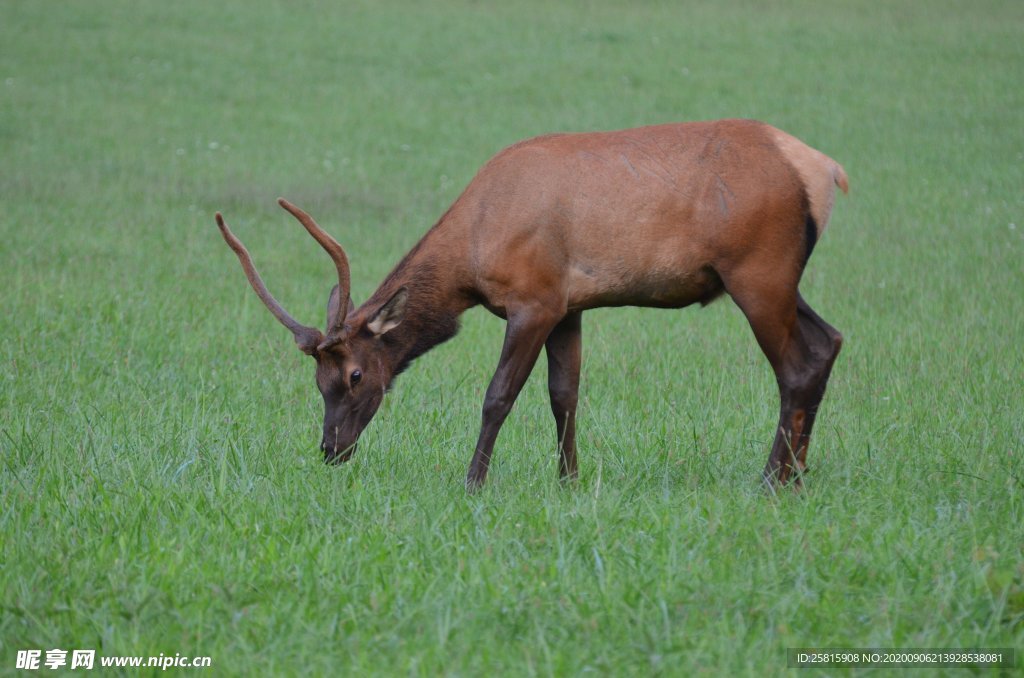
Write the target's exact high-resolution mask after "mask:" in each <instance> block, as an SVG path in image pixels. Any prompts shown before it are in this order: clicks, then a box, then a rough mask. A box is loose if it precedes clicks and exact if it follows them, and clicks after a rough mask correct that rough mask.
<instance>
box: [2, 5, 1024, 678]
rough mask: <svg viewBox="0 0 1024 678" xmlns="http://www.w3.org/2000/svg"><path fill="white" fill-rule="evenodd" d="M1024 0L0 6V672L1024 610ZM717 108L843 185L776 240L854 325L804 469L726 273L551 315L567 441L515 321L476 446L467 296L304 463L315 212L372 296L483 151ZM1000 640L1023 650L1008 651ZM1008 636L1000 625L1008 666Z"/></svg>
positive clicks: (876, 629)
mask: <svg viewBox="0 0 1024 678" xmlns="http://www.w3.org/2000/svg"><path fill="white" fill-rule="evenodd" d="M1022 33H1024V6H1022V5H1021V4H1020V3H1019V2H1012V1H1010V2H984V3H971V4H970V5H969V6H968V5H967V4H963V3H956V2H931V1H928V2H926V1H924V0H921V1H918V2H894V3H888V4H884V5H883V4H882V3H876V2H867V1H861V0H855V1H853V2H844V3H828V4H823V3H818V2H794V3H789V2H778V3H749V2H743V1H742V0H737V1H735V2H725V3H706V4H701V5H699V6H692V7H680V6H677V5H676V3H665V4H660V3H640V4H637V3H629V6H628V7H627V6H626V4H625V3H623V5H622V6H617V5H616V4H613V3H608V2H594V3H585V4H578V5H577V4H573V5H570V4H559V5H558V6H556V7H552V6H551V5H550V3H539V2H538V3H530V4H523V3H505V4H503V5H501V6H500V7H499V6H493V7H492V6H489V4H488V3H471V2H442V3H430V4H429V5H427V4H420V3H401V4H399V3H374V2H359V3H326V2H320V3H318V2H302V3H283V2H270V1H261V2H230V3H202V2H191V1H190V2H174V3H160V2H139V3H118V2H90V3H81V2H16V1H14V0H2V1H0V45H2V47H0V288H2V292H0V318H2V320H0V458H2V460H3V464H2V466H0V554H2V555H0V559H2V561H0V562H2V565H0V672H7V671H13V667H14V661H15V660H14V658H15V654H16V651H17V650H18V649H27V648H36V649H42V650H46V649H50V648H54V647H59V648H64V649H75V648H94V649H96V650H98V652H99V653H100V654H103V655H113V654H144V655H155V654H159V653H161V652H163V653H165V654H171V655H173V654H174V653H180V654H184V655H209V656H211V657H213V666H214V671H215V673H217V674H237V675H265V674H271V673H275V674H276V673H283V674H313V675H318V674H333V673H336V672H339V671H343V672H345V673H346V674H348V675H363V674H371V675H372V674H395V673H398V674H403V673H410V674H422V675H435V674H438V673H443V674H458V675H474V674H491V673H493V672H495V671H501V672H508V673H512V674H541V675H575V674H579V673H583V672H587V671H591V672H595V673H597V674H599V675H607V674H634V675H647V674H650V673H654V672H663V673H666V674H675V675H683V674H690V673H693V672H697V673H706V674H711V673H719V672H720V671H729V672H735V673H741V674H743V673H746V674H760V673H762V672H767V673H781V672H783V671H785V648H787V647H799V646H848V647H863V646H895V647H915V646H916V647H971V646H1004V647H1016V648H1017V649H1018V650H1021V649H1022V648H1024V565H1022V564H1021V563H1022V562H1024V546H1022V545H1024V528H1022V525H1024V414H1022V413H1024V395H1022V391H1024V389H1022V383H1024V351H1022V349H1021V341H1022V339H1024V295H1022V292H1024V193H1022V191H1021V189H1022V187H1024V116H1022V110H1024V87H1021V83H1022V81H1024V40H1022ZM733 116H745V117H755V118H759V119H763V120H766V121H768V122H771V123H773V124H775V125H777V126H779V127H781V128H783V129H785V130H787V131H789V132H791V133H793V134H795V135H797V136H799V137H800V138H802V139H804V140H806V141H807V142H808V143H810V144H812V145H814V146H816V147H818V148H820V149H821V150H823V151H825V152H826V153H828V154H829V155H831V156H833V157H835V158H837V159H838V160H839V161H840V162H842V163H843V164H844V166H845V167H846V169H847V171H848V173H849V175H850V179H851V184H852V193H851V195H850V196H849V197H847V198H843V199H840V201H839V203H838V205H837V208H836V211H835V214H834V217H833V221H832V225H831V226H830V227H829V230H828V232H827V233H826V234H825V236H824V238H823V240H822V241H821V243H820V244H819V246H818V248H817V250H816V252H815V255H814V258H813V259H812V260H811V264H810V267H809V269H808V271H807V274H806V275H805V278H804V283H803V287H802V289H803V293H804V295H805V297H806V298H807V299H808V301H809V302H810V303H811V304H812V305H813V306H814V307H815V308H816V309H817V310H818V311H819V312H820V313H821V314H822V315H823V316H824V317H825V318H826V319H827V320H828V321H829V322H831V323H832V324H833V325H835V326H836V327H838V328H839V329H840V330H841V331H842V332H843V333H844V335H845V337H846V344H845V348H844V352H843V354H842V355H841V356H840V359H839V361H838V363H837V364H836V367H835V370H834V373H833V378H832V382H831V384H830V387H829V393H828V394H827V397H826V400H825V405H824V407H823V410H822V412H821V415H820V417H819V419H818V422H819V423H818V426H817V431H816V433H817V435H816V438H815V440H814V442H813V444H812V448H811V455H810V462H811V465H812V473H811V475H810V477H809V478H808V482H807V487H806V491H804V492H802V493H801V494H799V495H792V494H790V493H783V494H782V495H781V496H779V497H777V498H776V497H770V496H768V495H766V494H765V493H764V492H763V491H762V489H761V488H760V486H759V485H758V483H757V480H756V479H757V476H758V473H759V471H760V469H761V468H762V466H763V464H764V461H765V458H766V456H767V450H768V447H769V445H770V442H771V439H772V435H773V426H774V423H775V420H776V417H777V393H776V388H775V384H774V379H773V378H772V376H771V373H770V371H769V369H768V366H767V364H766V362H765V360H764V358H763V357H762V356H761V354H760V352H759V351H758V349H757V346H756V344H755V342H754V339H753V336H752V335H751V333H750V331H749V329H748V328H747V326H746V323H745V321H744V319H743V318H742V315H741V314H740V313H739V311H738V310H737V309H736V307H735V306H734V305H733V304H732V303H731V302H730V301H728V300H723V301H721V302H719V303H716V304H714V305H712V306H711V307H709V308H707V309H696V308H695V309H688V310H685V311H682V312H678V311H656V310H640V309H614V310H599V311H594V312H589V313H587V314H586V315H585V317H584V353H585V355H584V373H583V388H582V405H581V411H580V415H579V426H580V440H579V447H580V455H581V465H582V477H581V479H580V481H579V483H578V484H577V485H576V486H574V487H571V488H562V487H560V486H559V485H558V483H557V481H556V476H557V460H556V456H555V453H554V445H553V441H554V424H553V422H552V421H550V414H549V411H548V404H547V401H546V389H545V387H544V384H543V379H541V378H539V375H543V374H544V367H543V359H542V362H541V364H539V365H538V368H537V370H535V376H534V378H532V379H531V381H530V382H529V383H528V385H527V387H526V389H525V390H524V392H523V394H522V396H521V397H520V398H519V401H518V403H517V405H516V408H515V409H514V410H513V413H512V415H511V416H510V418H509V420H508V423H507V424H506V426H505V428H504V430H503V431H502V435H501V437H500V438H499V441H498V448H497V450H496V456H495V462H494V464H493V465H492V470H491V475H490V478H489V484H488V486H487V487H486V488H485V490H484V491H482V492H480V493H478V494H476V495H472V496H468V495H467V494H466V492H465V491H464V489H463V483H462V481H463V477H464V472H465V467H466V464H467V463H468V461H469V458H470V456H471V453H472V447H473V444H474V441H475V437H476V434H477V431H478V425H479V419H478V418H479V408H480V404H481V401H482V395H483V391H484V389H485V387H486V384H487V381H488V379H489V377H490V374H491V371H492V370H493V368H494V365H495V364H496V361H497V356H498V350H499V347H500V343H501V336H502V331H503V323H502V322H501V321H500V320H498V319H496V318H493V317H492V316H490V315H489V314H487V313H486V311H483V310H480V309H476V310H473V311H471V312H469V313H467V314H466V315H465V316H464V318H463V320H464V322H463V329H462V331H461V333H460V335H459V336H458V337H456V338H455V339H454V340H453V341H451V342H449V343H448V344H445V345H443V346H442V347H440V348H438V349H436V350H435V351H433V352H431V353H430V354H428V355H427V356H425V357H423V358H421V359H420V360H419V361H418V362H417V363H416V364H415V365H414V366H413V367H412V368H411V369H410V371H409V372H407V373H406V374H405V375H403V376H402V377H401V378H400V380H399V381H398V383H397V385H396V388H395V390H394V392H393V393H392V394H391V395H390V396H389V398H388V399H387V401H386V403H385V405H384V407H383V408H382V410H381V412H380V413H379V414H378V416H377V418H376V419H375V421H374V422H373V424H372V425H371V426H370V428H369V429H368V430H367V431H366V433H365V434H364V436H363V439H362V444H361V445H360V451H359V454H358V456H357V458H356V459H355V460H354V461H353V462H351V463H349V464H347V465H345V466H343V467H338V468H327V467H324V466H323V465H322V464H321V463H320V461H319V456H320V455H319V452H318V450H317V448H316V446H317V443H318V441H319V437H318V436H319V432H318V431H319V425H320V416H321V411H320V408H321V403H320V397H319V394H318V393H317V392H316V389H315V386H314V383H313V379H312V362H311V361H310V360H309V359H308V358H305V357H304V356H302V355H301V354H300V353H299V352H298V351H296V350H295V349H294V347H293V344H292V341H291V338H290V337H289V336H288V334H287V332H286V331H285V330H283V329H282V328H281V327H280V326H279V325H278V324H277V323H276V322H275V321H274V320H273V318H271V317H270V315H269V314H268V313H267V312H266V311H265V310H264V309H263V307H262V306H261V305H260V304H259V301H258V300H257V299H256V298H255V296H254V295H253V294H252V293H251V291H250V290H249V289H248V288H247V286H246V284H245V281H244V278H243V276H242V273H241V271H240V270H239V268H238V265H237V262H236V261H235V260H234V257H233V256H232V254H231V252H230V251H229V250H228V249H227V248H226V247H225V246H224V244H223V242H222V241H221V240H220V237H219V235H218V233H217V230H216V228H215V226H214V223H213V212H214V211H215V210H223V211H224V212H225V214H226V215H227V217H228V219H229V221H230V222H231V223H232V225H233V227H234V228H235V230H236V232H237V233H238V234H239V235H240V236H241V237H242V238H243V239H244V240H245V241H246V243H247V245H248V246H249V248H250V250H251V251H252V252H253V254H254V256H255V257H256V260H257V263H258V265H259V266H260V267H261V271H262V273H263V275H264V278H265V279H266V280H267V283H268V285H269V286H270V287H271V289H272V290H273V291H274V293H275V294H276V295H277V297H278V298H279V299H281V300H282V301H283V303H284V304H285V306H286V307H287V308H288V309H289V310H290V311H291V312H292V313H293V314H294V315H296V316H297V317H299V318H300V319H303V320H304V321H306V322H313V321H314V320H316V321H318V322H321V321H322V317H323V308H324V304H325V302H326V295H327V291H328V289H329V285H330V284H331V280H332V279H331V276H332V267H331V265H330V262H329V260H328V259H327V258H326V256H325V255H324V254H323V253H322V252H321V251H320V250H319V249H318V247H317V246H316V244H315V243H314V242H313V241H312V240H311V239H310V238H308V237H307V236H305V234H304V233H302V231H301V229H298V228H297V226H296V225H295V224H294V222H293V221H292V220H291V219H290V217H288V216H287V215H286V214H284V213H283V212H282V211H281V210H280V209H278V208H277V206H276V205H275V204H274V198H275V197H276V196H278V195H284V196H287V197H289V198H290V199H291V200H293V201H294V202H296V203H298V204H299V205H302V206H303V207H305V208H307V209H308V210H309V211H311V212H312V213H313V214H314V215H315V216H316V217H317V218H318V219H319V221H320V222H321V223H322V224H324V225H325V226H327V227H328V228H329V230H331V231H332V232H333V233H335V234H336V235H337V237H338V238H339V239H340V240H341V241H342V242H343V244H344V245H345V247H346V249H347V250H348V252H349V255H350V257H351V260H352V262H353V269H354V270H353V288H354V289H353V296H354V297H356V299H357V300H360V299H365V298H366V297H367V296H368V295H369V293H370V292H371V291H372V290H373V288H374V285H375V284H376V283H377V282H378V281H380V280H381V279H382V278H383V276H384V275H385V274H386V273H387V271H388V270H389V269H390V267H391V266H392V265H393V264H394V263H395V262H396V261H397V259H398V258H399V257H400V256H401V255H402V253H403V252H404V251H406V250H407V249H408V248H409V247H411V246H412V245H413V244H414V243H415V242H416V240H417V239H418V237H419V236H420V234H422V233H423V232H424V231H425V230H426V229H427V228H428V227H429V226H430V225H431V224H432V223H433V222H434V221H435V220H436V218H437V217H438V216H439V215H440V214H441V213H442V212H443V210H444V209H445V207H446V206H447V205H448V204H449V203H450V202H451V201H452V200H453V199H454V198H455V196H456V195H457V194H458V193H459V191H460V190H461V189H462V187H463V186H464V185H465V183H466V182H467V181H468V180H469V179H470V177H471V176H472V175H473V173H474V172H475V170H476V169H477V168H478V167H479V166H480V165H481V164H482V163H483V162H484V161H485V160H486V159H487V158H488V157H489V156H490V155H492V154H493V153H494V152H496V151H497V150H498V149H500V148H501V147H502V146H504V145H506V144H508V143H511V142H513V141H516V140H518V139H520V138H524V137H528V136H532V135H535V134H539V133H543V132H549V131H555V130H589V129H613V128H620V127H629V126H635V125H641V124H648V123H655V122H665V121H673V120H688V119H708V118H716V117H733ZM1020 661H1021V660H1020V659H1018V662H1020ZM1018 665H1019V664H1018Z"/></svg>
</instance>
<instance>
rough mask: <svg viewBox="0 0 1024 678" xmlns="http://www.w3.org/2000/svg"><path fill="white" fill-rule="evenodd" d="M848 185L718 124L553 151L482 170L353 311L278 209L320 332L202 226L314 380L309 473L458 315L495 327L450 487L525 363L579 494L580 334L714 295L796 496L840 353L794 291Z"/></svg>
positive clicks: (662, 129)
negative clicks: (493, 362)
mask: <svg viewBox="0 0 1024 678" xmlns="http://www.w3.org/2000/svg"><path fill="white" fill-rule="evenodd" d="M835 186H839V187H840V188H841V189H842V190H843V191H844V192H846V191H847V190H848V186H847V178H846V173H845V172H844V171H843V169H842V167H841V166H840V165H839V164H838V163H836V162H835V161H834V160H832V159H831V158H829V157H827V156H826V155H824V154H822V153H820V152H818V151H816V150H814V149H812V148H810V147H809V146H807V145H805V144H804V143H803V142H801V141H799V140H797V139H795V138H794V137H792V136H790V135H788V134H786V133H785V132H782V131H780V130H778V129H775V128H774V127H771V126H769V125H767V124H765V123H761V122H757V121H752V120H719V121H712V122H696V123H681V124H668V125H658V126H652V127H641V128H637V129H629V130H622V131H617V132H597V133H585V134H552V135H548V136H541V137H537V138H534V139H529V140H527V141H523V142H520V143H518V144H515V145H513V146H510V147H509V148H506V149H505V150H503V151H501V152H500V153H498V154H497V155H496V156H495V157H494V158H492V159H491V160H490V161H489V162H488V163H487V164H486V165H484V167H483V169H481V170H480V171H479V172H478V173H477V175H476V177H474V178H473V180H472V181H471V182H470V183H469V186H468V187H467V188H466V189H465V191H463V193H462V195H460V196H459V198H458V199H457V200H456V201H455V202H454V203H453V204H452V206H451V207H450V208H449V209H448V211H447V212H446V213H445V214H444V216H442V217H441V219H440V220H439V221H438V222H437V223H436V224H435V225H434V227H433V228H431V229H430V230H429V231H428V232H427V234H426V235H425V236H424V237H423V238H422V239H421V240H420V241H419V243H418V244H417V245H416V246H415V247H413V249H412V251H410V252H409V253H408V254H407V255H406V256H405V257H404V258H403V259H402V260H401V261H400V262H399V264H398V265H397V266H396V267H395V268H394V270H393V271H392V272H391V273H390V275H388V277H387V278H386V279H385V280H384V282H383V283H382V284H381V285H380V287H378V288H377V291H376V292H374V293H373V295H372V296H371V297H370V299H369V300H368V301H367V302H366V303H364V304H363V305H362V306H360V307H359V308H355V306H354V304H353V303H352V300H351V298H350V296H349V291H350V278H349V263H348V258H347V257H346V255H345V251H344V250H343V249H342V248H341V246H340V245H339V244H338V243H337V242H335V240H334V239H333V238H332V237H331V236H330V235H328V234H327V233H325V232H324V231H323V230H322V229H321V228H320V227H319V226H317V224H316V223H315V222H314V221H313V219H312V218H311V217H310V216H309V215H308V214H306V213H305V212H303V211H302V210H300V209H299V208H298V207H295V206H294V205H292V204H290V203H288V202H287V201H286V200H284V199H281V200H279V201H278V202H279V203H280V205H281V206H282V207H283V208H284V209H286V210H287V211H289V212H290V213H291V214H292V215H294V216H295V217H296V218H297V219H298V220H299V222H300V223H301V224H302V225H303V226H304V227H305V228H306V230H307V231H309V233H310V235H312V236H313V237H314V238H315V239H316V241H317V242H318V243H320V245H321V246H322V247H323V248H324V249H325V250H326V251H327V253H328V254H329V255H330V256H331V259H333V260H334V265H335V266H336V268H337V271H338V285H337V286H336V287H335V288H334V289H333V290H332V292H331V295H330V300H329V302H328V317H327V331H326V333H321V332H320V331H319V330H317V329H315V328H313V327H307V326H304V325H300V324H299V323H298V322H296V321H295V320H294V319H293V318H292V317H291V316H290V315H289V314H288V313H287V312H285V310H284V309H283V308H281V306H280V305H279V304H278V303H277V301H275V300H274V297H272V296H271V295H270V293H269V292H268V291H267V288H266V287H265V286H264V284H263V281H262V280H261V279H260V277H259V275H258V274H257V272H256V269H255V268H254V267H253V264H252V260H251V259H250V257H249V253H248V252H247V251H246V249H245V247H244V246H243V245H242V243H241V242H240V241H239V240H238V239H237V238H236V237H235V236H234V235H233V234H232V233H231V231H230V230H229V229H228V227H227V224H225V223H224V219H223V218H222V217H221V215H220V213H218V214H217V225H218V226H219V227H220V230H221V233H222V234H223V236H224V239H225V240H226V241H227V243H228V245H229V246H230V247H231V248H232V249H233V250H234V251H235V253H236V254H237V255H238V258H239V260H240V261H241V263H242V267H243V268H244V269H245V273H246V276H247V277H248V279H249V283H250V284H251V285H252V287H253V289H254V290H255V291H256V294H257V295H259V297H260V299H261V300H262V301H263V303H264V304H265V305H266V306H267V308H268V309H270V312H271V313H273V314H274V316H275V317H276V318H277V319H278V320H279V321H280V322H281V323H282V324H283V325H284V326H285V327H287V328H288V329H289V330H291V332H292V334H293V335H294V336H295V341H296V343H297V344H298V346H299V348H300V349H301V350H302V351H303V352H304V353H306V354H307V355H310V356H312V357H313V358H314V359H315V360H316V383H317V386H318V387H319V389H320V393H321V394H322V395H323V399H324V405H325V412H324V425H323V439H322V442H321V444H320V447H321V449H322V450H323V452H324V458H325V461H327V462H329V463H335V462H340V461H345V460H347V459H348V458H349V457H350V456H351V455H352V454H353V452H354V451H355V449H356V441H357V440H358V438H359V435H360V433H362V431H363V429H364V428H366V425H367V424H368V423H369V422H370V420H371V419H372V418H373V415H374V413H375V412H376V411H377V408H378V407H380V404H381V401H382V400H383V398H384V393H385V392H386V391H387V390H388V388H389V386H390V385H391V382H392V381H393V380H394V378H395V376H396V375H398V374H399V373H400V372H401V371H402V370H404V369H405V368H406V367H407V366H408V365H409V363H411V362H412V361H413V360H415V359H416V358H417V357H418V356H420V355H422V354H423V353H425V352H426V351H428V350H430V349H431V348H432V347H434V346H436V345H437V344H440V343H441V342H443V341H445V340H447V339H449V338H451V337H452V336H454V335H455V333H456V331H457V330H458V318H459V316H460V315H461V314H462V313H463V311H465V310H466V309H468V308H470V307H472V306H475V305H477V304H482V305H483V306H484V307H486V308H487V309H488V310H489V311H491V312H492V313H494V314H495V315H498V316H500V317H502V318H505V319H506V320H507V325H506V329H505V341H504V345H503V346H502V349H501V357H500V358H499V360H498V368H497V370H496V371H495V373H494V377H493V378H492V379H491V383H490V385H489V386H488V388H487V395H486V397H485V399H484V405H483V423H482V426H481V428H480V436H479V438H478V440H477V443H476V451H475V453H474V454H473V459H472V462H471V463H470V466H469V473H468V475H467V478H466V483H467V486H469V487H470V488H473V487H476V486H479V485H480V484H482V483H483V482H484V479H485V478H486V476H487V468H488V465H489V463H490V460H491V454H492V451H493V449H494V442H495V439H496V438H497V436H498V431H499V429H500V428H501V425H502V423H503V422H504V421H505V417H506V416H507V415H508V413H509V410H510V409H511V408H512V404H513V403H514V402H515V399H516V397H517V396H518V395H519V391H520V389H522V387H523V384H524V383H525V382H526V379H527V377H528V376H529V375H530V372H531V370H532V369H533V365H534V363H535V362H536V360H537V356H538V354H539V353H540V350H541V348H542V347H544V348H545V349H546V350H547V357H548V389H549V393H550V395H551V410H552V412H553V413H554V417H555V426H556V431H557V445H558V450H559V453H560V461H559V472H560V475H561V477H562V478H563V479H565V478H574V477H576V476H577V473H578V472H577V464H576V406H577V401H578V395H577V393H578V390H579V380H580V356H581V323H580V321H581V317H582V314H583V311H585V310H587V309H589V308H596V307H602V306H654V307H661V308H682V307H684V306H689V305H690V304H693V303H695V302H700V303H701V304H702V305H706V304H708V303H710V302H711V301H712V300H713V299H715V298H716V297H718V296H719V295H720V294H721V293H722V292H727V293H728V294H729V295H730V296H731V297H732V298H733V300H734V301H735V302H736V304H737V305H738V306H739V307H740V309H741V310H742V311H743V313H744V314H745V315H746V317H747V320H748V321H749V322H750V326H751V328H752V329H753V331H754V336H755V337H756V338H757V341H758V344H759V345H760V347H761V349H762V351H763V352H764V354H765V355H766V356H767V358H768V362H769V363H770V364H771V366H772V369H773V370H774V371H775V376H776V379H777V381H778V385H779V391H780V394H781V401H782V405H781V413H780V415H779V425H778V428H777V432H776V434H775V442H774V443H773V444H772V448H771V453H770V454H769V457H768V464H767V466H766V467H765V470H764V478H765V480H766V481H767V482H768V483H769V484H772V485H775V484H778V485H781V484H784V483H786V482H788V481H791V480H792V481H794V483H795V484H799V482H800V476H801V474H802V471H803V470H804V468H805V461H806V457H807V446H808V443H809V441H810V436H811V429H812V428H813V426H814V419H815V416H816V414H817V412H818V406H819V404H820V403H821V399H822V396H823V395H824V393H825V385H826V383H827V382H828V378H829V373H830V372H831V370H832V364H833V362H834V361H835V359H836V356H837V355H838V354H839V349H840V346H841V344H842V336H841V335H840V334H839V332H838V331H836V330H835V329H834V328H833V327H832V326H830V325H829V324H828V323H826V322H825V321H824V320H822V319H821V318H820V317H819V316H818V315H817V314H816V313H815V312H814V311H813V310H811V308H810V306H808V305H807V303H806V302H805V301H804V300H803V298H802V297H801V296H800V293H799V291H798V290H797V284H798V283H799V282H800V277H801V275H802V273H803V270H804V267H805V266H806V264H807V260H808V257H810V255H811V251H812V250H813V249H814V245H815V243H816V242H817V241H818V239H819V238H820V237H821V234H822V231H824V229H825V226H826V225H827V223H828V220H829V215H830V213H831V211H832V205H833V201H834V198H835Z"/></svg>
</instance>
